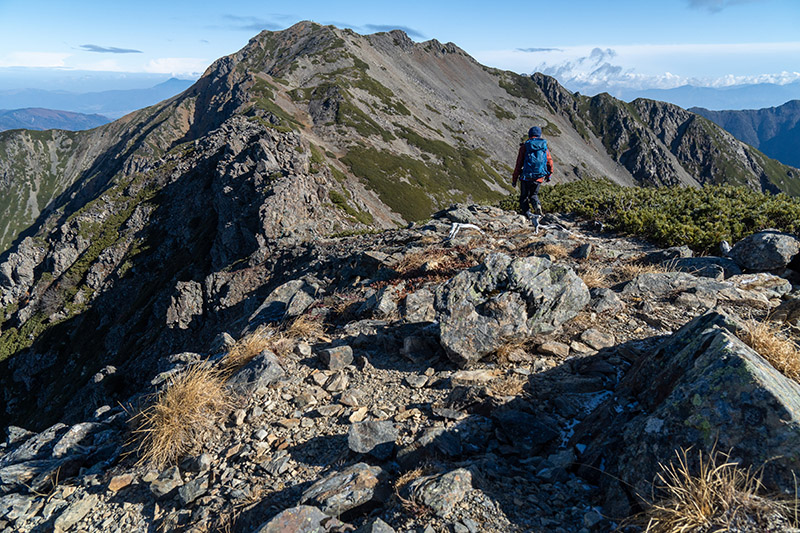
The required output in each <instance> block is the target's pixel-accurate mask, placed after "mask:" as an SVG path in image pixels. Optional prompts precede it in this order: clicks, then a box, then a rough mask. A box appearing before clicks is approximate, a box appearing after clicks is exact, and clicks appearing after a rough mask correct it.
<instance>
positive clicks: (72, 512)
mask: <svg viewBox="0 0 800 533" xmlns="http://www.w3.org/2000/svg"><path fill="white" fill-rule="evenodd" d="M95 505H97V496H96V495H94V494H84V495H83V497H81V498H80V499H78V500H75V501H74V502H72V503H71V504H69V506H67V508H66V509H65V510H64V511H63V512H62V513H61V514H60V515H59V516H58V518H56V520H55V523H54V524H53V528H54V529H55V531H57V532H58V531H66V530H68V529H69V528H71V527H72V526H74V525H75V524H77V523H78V522H80V521H81V520H83V518H84V517H85V516H86V515H87V514H88V513H89V511H91V510H92V509H93V508H94V507H95Z"/></svg>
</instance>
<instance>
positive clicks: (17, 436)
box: [6, 426, 35, 446]
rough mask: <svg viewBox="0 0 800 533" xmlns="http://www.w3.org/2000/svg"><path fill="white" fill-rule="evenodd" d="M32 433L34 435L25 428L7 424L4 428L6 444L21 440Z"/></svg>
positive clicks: (32, 433)
mask: <svg viewBox="0 0 800 533" xmlns="http://www.w3.org/2000/svg"><path fill="white" fill-rule="evenodd" d="M33 435H35V433H34V432H33V431H28V430H27V429H25V428H21V427H17V426H8V427H7V428H6V444H7V445H9V446H10V445H12V444H16V443H18V442H22V441H24V440H26V439H28V438H30V437H32V436H33Z"/></svg>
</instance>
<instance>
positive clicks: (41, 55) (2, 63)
mask: <svg viewBox="0 0 800 533" xmlns="http://www.w3.org/2000/svg"><path fill="white" fill-rule="evenodd" d="M70 55H71V54H62V53H56V52H11V53H9V54H5V55H2V56H0V67H37V68H40V67H45V68H48V67H49V68H59V67H65V66H67V65H66V63H65V62H64V60H65V59H67V58H68V57H70Z"/></svg>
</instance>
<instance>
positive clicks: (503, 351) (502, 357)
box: [494, 339, 529, 364]
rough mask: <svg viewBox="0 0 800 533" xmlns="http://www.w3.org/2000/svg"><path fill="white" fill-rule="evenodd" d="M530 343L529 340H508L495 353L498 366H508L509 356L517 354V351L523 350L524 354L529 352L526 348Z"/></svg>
mask: <svg viewBox="0 0 800 533" xmlns="http://www.w3.org/2000/svg"><path fill="white" fill-rule="evenodd" d="M528 343H529V339H524V340H520V339H513V340H507V341H506V342H504V343H503V344H501V345H500V346H499V347H498V348H497V349H496V350H495V351H494V360H495V362H496V363H498V364H507V363H508V362H509V361H508V356H510V355H511V354H512V353H514V352H516V351H517V350H522V351H523V352H525V351H527V349H526V347H527V345H528Z"/></svg>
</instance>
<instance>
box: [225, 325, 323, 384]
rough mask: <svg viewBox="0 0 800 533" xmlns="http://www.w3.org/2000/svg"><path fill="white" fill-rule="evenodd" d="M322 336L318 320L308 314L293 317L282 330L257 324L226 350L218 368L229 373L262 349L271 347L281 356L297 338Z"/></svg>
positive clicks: (288, 350) (290, 348)
mask: <svg viewBox="0 0 800 533" xmlns="http://www.w3.org/2000/svg"><path fill="white" fill-rule="evenodd" d="M323 336H324V331H323V327H322V321H321V320H320V319H319V318H317V317H312V316H310V315H301V316H299V317H297V318H296V319H295V320H294V321H292V322H291V323H290V324H289V325H287V326H285V329H283V330H280V329H278V328H275V327H269V326H259V327H258V328H256V330H255V331H254V332H253V333H251V334H249V335H246V336H244V337H242V338H241V339H239V341H237V342H236V344H234V345H233V346H232V347H231V349H230V350H228V353H227V354H226V355H225V357H224V358H223V359H222V361H221V362H220V368H221V369H222V373H223V374H225V375H231V374H232V373H233V372H235V371H236V370H238V369H240V368H242V367H243V366H244V365H246V364H247V363H249V362H250V361H251V360H252V359H253V358H254V357H255V356H257V355H258V354H260V353H261V352H263V351H264V350H271V351H273V352H275V354H277V355H279V356H285V355H286V354H288V353H289V352H291V351H292V349H294V346H295V344H297V341H298V340H300V339H305V340H316V339H318V338H320V337H323Z"/></svg>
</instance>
